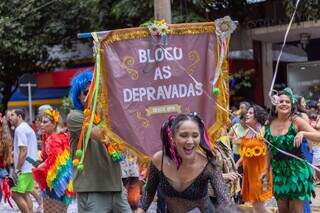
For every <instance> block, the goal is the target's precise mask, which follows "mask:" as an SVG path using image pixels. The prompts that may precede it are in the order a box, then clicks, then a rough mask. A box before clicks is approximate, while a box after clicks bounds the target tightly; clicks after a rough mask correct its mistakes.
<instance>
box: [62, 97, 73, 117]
mask: <svg viewBox="0 0 320 213" xmlns="http://www.w3.org/2000/svg"><path fill="white" fill-rule="evenodd" d="M71 109H73V106H72V103H71V101H70V98H69V97H64V98H63V99H62V105H61V107H60V109H59V111H60V112H61V113H62V114H63V116H66V115H68V114H69V112H70V110H71Z"/></svg>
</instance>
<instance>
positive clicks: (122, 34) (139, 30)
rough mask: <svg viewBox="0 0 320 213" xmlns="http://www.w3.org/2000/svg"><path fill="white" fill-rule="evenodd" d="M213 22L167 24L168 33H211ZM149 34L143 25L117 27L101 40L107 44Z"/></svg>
mask: <svg viewBox="0 0 320 213" xmlns="http://www.w3.org/2000/svg"><path fill="white" fill-rule="evenodd" d="M214 31H215V26H214V22H203V23H193V24H169V33H168V34H169V35H195V34H200V33H213V32H214ZM148 36H150V33H149V30H148V29H147V28H144V27H135V28H128V29H119V30H114V31H111V32H110V33H109V34H108V35H107V36H106V37H105V38H104V39H103V40H102V42H103V43H106V44H107V45H109V44H112V43H114V42H117V41H123V40H132V39H143V38H146V37H148Z"/></svg>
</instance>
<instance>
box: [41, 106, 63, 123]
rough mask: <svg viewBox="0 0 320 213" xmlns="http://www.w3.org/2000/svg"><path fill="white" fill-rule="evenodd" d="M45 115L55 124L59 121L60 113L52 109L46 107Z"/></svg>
mask: <svg viewBox="0 0 320 213" xmlns="http://www.w3.org/2000/svg"><path fill="white" fill-rule="evenodd" d="M44 113H45V115H46V116H48V117H50V118H51V120H52V121H53V123H54V124H55V125H56V124H58V123H59V119H60V113H59V112H58V111H56V110H54V109H47V110H45V111H44Z"/></svg>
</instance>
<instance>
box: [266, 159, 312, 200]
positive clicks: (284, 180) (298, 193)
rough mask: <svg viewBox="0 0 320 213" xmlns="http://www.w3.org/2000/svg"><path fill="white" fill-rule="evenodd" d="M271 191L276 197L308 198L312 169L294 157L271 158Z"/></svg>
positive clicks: (310, 190) (310, 188)
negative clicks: (285, 158)
mask: <svg viewBox="0 0 320 213" xmlns="http://www.w3.org/2000/svg"><path fill="white" fill-rule="evenodd" d="M271 165H272V174H273V191H274V196H275V197H276V199H277V200H278V199H290V200H310V197H311V192H312V191H314V189H313V169H312V168H311V167H310V166H309V165H308V164H307V163H306V162H303V161H299V160H296V159H287V160H272V161H271Z"/></svg>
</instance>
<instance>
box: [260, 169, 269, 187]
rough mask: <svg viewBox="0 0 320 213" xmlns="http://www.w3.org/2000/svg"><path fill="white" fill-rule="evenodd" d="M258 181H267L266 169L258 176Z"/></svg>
mask: <svg viewBox="0 0 320 213" xmlns="http://www.w3.org/2000/svg"><path fill="white" fill-rule="evenodd" d="M260 181H261V183H262V184H263V183H265V182H269V174H268V170H266V171H264V172H263V173H262V174H261V176H260Z"/></svg>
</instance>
